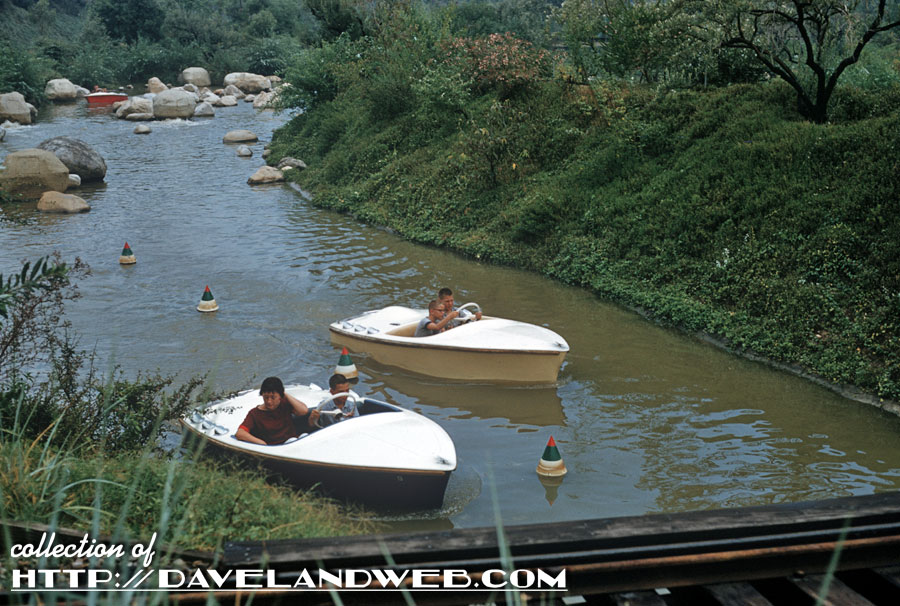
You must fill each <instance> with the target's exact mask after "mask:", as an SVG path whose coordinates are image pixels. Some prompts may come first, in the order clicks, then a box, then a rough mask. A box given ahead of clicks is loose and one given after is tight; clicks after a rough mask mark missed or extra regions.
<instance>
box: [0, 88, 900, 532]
mask: <svg viewBox="0 0 900 606" xmlns="http://www.w3.org/2000/svg"><path fill="white" fill-rule="evenodd" d="M218 113H219V116H218V117H216V118H214V119H211V120H203V121H201V120H197V121H192V122H184V121H174V122H165V123H153V124H152V125H151V126H152V128H153V132H152V133H151V134H150V135H147V136H139V135H134V134H132V132H131V131H132V129H133V127H134V124H133V123H127V122H124V121H118V120H115V119H114V118H112V117H111V116H110V115H109V114H107V113H105V112H97V113H94V112H89V111H88V110H87V109H86V108H85V107H84V106H83V105H70V106H61V107H58V108H51V109H50V110H47V111H45V113H44V115H42V116H41V119H40V121H39V122H38V123H37V125H35V126H31V127H19V128H11V129H9V132H8V134H7V137H6V140H5V141H4V142H2V143H0V151H2V154H4V155H5V154H6V153H8V152H10V151H14V150H19V149H24V148H27V147H33V146H34V145H36V144H37V143H39V142H40V141H43V140H45V139H48V138H50V137H54V136H60V135H66V136H72V137H76V138H79V139H82V140H84V141H86V142H88V143H89V144H91V145H92V146H94V147H95V149H97V150H98V151H99V152H100V153H101V154H102V155H103V156H104V158H105V159H106V161H107V164H108V165H109V173H108V175H107V179H106V183H105V185H103V186H101V187H96V188H82V189H81V190H79V191H77V192H75V193H77V194H78V195H80V196H82V197H83V198H85V199H86V200H88V202H89V203H90V204H91V205H92V207H93V210H92V211H91V212H90V213H87V214H83V215H76V216H52V215H40V214H37V213H35V212H34V211H33V209H29V208H26V209H23V210H22V211H21V212H22V214H24V215H26V216H29V217H33V221H31V222H30V224H27V225H24V226H20V225H12V224H9V223H4V224H2V225H0V271H2V272H3V273H6V272H9V271H11V270H15V269H16V268H17V267H18V262H19V261H21V260H22V259H26V258H27V259H36V258H37V257H39V256H41V255H45V254H48V253H49V252H51V251H53V250H59V251H61V252H62V254H63V256H64V258H67V259H71V258H73V257H74V256H76V255H77V256H80V257H81V258H83V259H84V260H86V261H87V262H88V263H89V264H90V266H91V267H92V269H93V275H92V276H91V277H90V278H88V279H86V280H85V281H83V282H82V283H81V285H80V286H81V292H82V293H83V298H82V299H81V300H80V301H78V302H77V303H75V304H73V305H72V306H70V308H69V318H70V319H71V321H72V322H73V324H74V325H75V328H76V330H77V332H78V334H79V335H80V336H81V343H82V345H83V346H84V347H86V348H94V347H96V349H97V352H98V353H99V354H100V356H101V358H102V359H103V360H105V361H106V363H115V364H119V365H121V366H122V367H123V368H125V369H126V370H127V371H128V373H130V374H133V373H136V372H137V371H138V370H140V369H149V370H154V369H156V368H159V369H161V370H162V371H164V372H177V373H179V374H180V375H182V376H189V375H192V374H195V373H202V372H207V371H211V372H212V374H213V377H214V383H215V385H216V387H219V388H222V389H244V388H248V387H253V386H255V385H257V384H258V382H259V381H260V379H261V378H263V377H265V376H268V375H279V376H281V377H282V378H283V379H284V380H285V382H287V383H298V382H310V381H313V382H317V383H319V384H320V385H321V384H324V383H325V382H326V381H327V378H328V376H329V374H330V373H331V371H332V369H333V368H334V365H335V364H336V362H337V359H338V351H337V350H336V349H335V348H334V347H333V346H332V345H331V343H330V340H329V334H328V329H327V326H328V324H329V323H330V322H332V321H334V320H336V319H339V318H343V317H347V316H350V315H353V314H356V313H358V312H360V311H364V310H368V309H375V308H380V307H383V306H386V305H389V304H400V305H409V306H417V307H421V306H424V304H425V303H426V302H427V301H428V300H429V299H431V298H433V297H434V295H435V293H436V291H437V289H438V288H440V287H441V286H450V287H451V288H453V289H454V290H455V291H456V293H457V296H456V300H457V302H460V303H462V302H465V301H477V302H478V303H480V304H481V306H482V307H483V308H484V309H485V311H486V312H487V313H493V314H496V315H502V316H506V317H512V318H515V319H519V320H524V321H527V322H533V323H536V324H543V325H546V326H548V327H550V328H552V329H553V330H555V331H556V332H558V333H560V334H561V335H563V336H564V337H565V338H566V339H567V340H568V342H569V344H570V346H571V353H570V355H569V357H568V358H567V361H566V363H565V365H564V366H563V369H562V372H561V374H560V379H559V382H558V384H556V385H554V386H550V387H531V388H529V387H524V388H523V387H505V386H494V385H461V384H458V383H445V382H441V381H439V380H435V379H428V378H423V377H419V376H414V375H411V374H407V373H404V372H401V371H398V370H395V369H391V368H387V367H384V366H380V365H378V364H376V363H374V362H371V361H368V360H366V359H365V358H364V357H362V356H356V357H355V358H354V361H355V362H356V364H357V366H358V367H359V369H360V376H361V382H360V386H359V387H358V388H357V391H359V392H360V393H362V394H364V395H370V396H374V397H378V398H382V399H386V400H388V401H391V402H394V403H397V404H399V405H401V406H407V407H411V408H413V409H415V410H417V411H419V412H421V413H423V414H426V415H428V416H430V417H431V418H433V419H435V420H436V421H437V422H439V423H440V424H441V425H443V427H444V428H445V429H446V430H447V431H448V432H449V433H450V435H451V436H452V437H453V440H454V441H455V443H456V447H457V451H458V454H459V458H460V467H459V470H458V471H457V472H456V473H455V474H454V476H453V478H452V479H451V483H450V487H449V489H448V493H447V498H446V499H445V507H444V510H443V511H441V512H431V513H429V514H424V515H422V516H416V517H414V518H413V519H409V520H397V521H395V522H394V524H395V526H396V528H398V529H401V528H412V527H430V528H443V527H450V526H457V527H460V526H482V525H491V524H493V523H494V513H493V507H492V495H496V498H497V500H498V502H499V509H500V512H501V515H502V518H503V520H504V522H506V523H510V524H511V523H530V522H539V521H555V520H573V519H581V518H590V517H602V516H618V515H633V514H640V513H644V512H672V511H682V510H690V509H705V508H715V507H739V506H742V505H754V504H764V503H777V502H785V501H799V500H806V499H817V498H826V497H836V496H844V495H852V494H867V493H872V492H878V491H886V490H896V489H897V488H898V487H900V419H898V418H895V417H893V416H890V415H888V414H885V413H882V412H880V411H878V410H876V409H874V408H871V407H868V406H866V405H863V404H858V403H856V402H852V401H847V400H844V399H842V398H840V397H838V396H836V395H834V394H832V393H831V392H829V391H826V390H824V389H822V388H820V387H817V386H815V385H812V384H810V383H808V382H806V381H803V380H801V379H799V378H796V377H793V376H790V375H787V374H783V373H781V372H777V371H774V370H771V369H768V368H766V367H764V366H762V365H760V364H757V363H754V362H749V361H746V360H742V359H739V358H736V357H734V356H731V355H728V354H726V353H723V352H721V351H719V350H717V349H715V348H713V347H711V346H709V345H706V344H703V343H700V342H696V341H694V340H692V339H689V338H685V337H683V336H681V335H678V334H675V333H673V332H671V331H667V330H663V329H660V328H658V327H656V326H654V325H653V324H650V323H648V322H646V321H644V320H643V319H641V318H639V317H638V316H636V315H635V314H632V313H630V312H627V311H623V310H621V309H619V308H617V307H615V306H612V305H608V304H606V303H604V302H602V301H599V300H598V299H596V298H595V297H593V296H592V295H590V294H588V293H585V292H582V291H579V290H575V289H571V288H566V287H563V286H560V285H558V284H555V283H553V282H550V281H547V280H545V279H542V278H540V277H538V276H534V275H529V274H527V273H523V272H519V271H514V270H509V269H503V268H497V267H491V266H488V265H485V264H482V263H479V262H477V261H474V260H471V259H464V258H461V257H459V256H456V255H453V254H451V253H447V252H444V251H441V250H435V249H431V248H426V247H422V246H417V245H413V244H410V243H407V242H404V241H403V240H401V239H399V238H397V237H395V236H393V235H392V234H390V233H388V232H386V231H384V230H380V229H376V228H372V227H367V226H363V225H359V224H357V223H355V222H354V221H352V220H350V219H348V218H346V217H344V216H341V215H336V214H333V213H330V212H326V211H322V210H317V209H315V208H312V207H311V206H310V205H309V204H308V203H307V202H306V201H305V200H304V199H303V198H302V197H301V196H300V195H299V194H298V193H297V192H296V191H294V190H293V189H291V188H289V187H284V186H279V185H276V186H265V187H256V188H251V187H249V186H248V185H246V180H247V178H248V177H249V176H250V175H251V174H252V173H253V172H254V170H255V169H256V168H257V167H258V166H260V165H261V164H262V161H261V160H260V154H261V152H262V144H263V142H265V141H268V140H269V139H270V137H271V132H272V130H273V129H274V128H276V127H277V126H278V125H279V124H281V123H282V121H283V119H284V118H283V117H281V116H277V115H273V114H272V113H271V112H263V113H255V112H254V110H252V109H251V108H250V107H249V105H247V104H241V105H240V106H239V107H237V108H224V109H220V110H218ZM234 128H249V129H251V130H253V131H254V132H256V133H257V134H258V135H260V137H261V139H262V141H261V142H260V143H259V144H257V145H254V146H252V148H253V150H254V154H255V155H254V157H253V158H251V159H243V158H238V157H237V156H236V154H235V148H234V147H232V146H227V145H223V144H222V142H221V141H222V136H223V135H224V134H225V133H226V132H227V131H229V130H232V129H234ZM126 240H127V241H128V242H129V244H130V245H131V247H132V249H133V250H134V252H135V255H136V256H137V259H138V263H137V265H134V266H130V267H123V266H120V265H119V263H118V256H119V253H120V251H121V250H122V245H123V244H124V242H125V241H126ZM207 284H208V285H209V286H210V288H211V290H212V292H213V294H214V296H215V298H216V300H217V301H218V302H219V305H220V306H221V309H220V311H218V312H217V313H215V314H200V313H197V311H196V310H195V307H196V305H197V303H198V302H199V300H200V297H201V294H202V293H203V288H204V286H205V285H207ZM550 435H553V436H554V438H555V439H556V441H557V442H558V444H559V447H560V451H561V454H562V456H563V458H564V460H565V462H566V465H567V466H568V468H569V474H568V476H567V477H566V478H565V480H564V481H563V483H562V484H561V485H560V486H558V487H549V488H548V487H545V486H544V485H542V484H541V482H540V481H539V480H538V477H537V475H536V474H535V472H534V468H535V466H536V464H537V461H538V459H539V458H540V455H541V453H542V452H543V448H544V445H545V444H546V442H547V439H548V438H549V437H550ZM551 500H552V501H553V502H552V505H551V503H550V501H551Z"/></svg>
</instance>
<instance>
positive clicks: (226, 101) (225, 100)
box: [215, 95, 237, 107]
mask: <svg viewBox="0 0 900 606" xmlns="http://www.w3.org/2000/svg"><path fill="white" fill-rule="evenodd" d="M235 105H237V99H235V98H234V97H232V96H231V95H225V96H224V97H219V102H218V103H215V106H216V107H234V106H235Z"/></svg>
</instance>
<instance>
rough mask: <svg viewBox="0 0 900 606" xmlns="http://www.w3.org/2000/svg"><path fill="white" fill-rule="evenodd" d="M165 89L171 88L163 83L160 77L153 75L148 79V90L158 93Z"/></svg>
mask: <svg viewBox="0 0 900 606" xmlns="http://www.w3.org/2000/svg"><path fill="white" fill-rule="evenodd" d="M164 90H169V87H168V86H166V85H165V84H163V82H162V80H160V79H159V78H156V77H153V78H150V79H149V80H147V92H148V93H153V94H154V95H158V94H159V93H161V92H163V91H164Z"/></svg>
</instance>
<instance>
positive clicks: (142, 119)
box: [125, 114, 156, 122]
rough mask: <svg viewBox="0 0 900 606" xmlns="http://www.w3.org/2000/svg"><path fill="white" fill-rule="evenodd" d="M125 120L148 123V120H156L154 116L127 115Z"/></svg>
mask: <svg viewBox="0 0 900 606" xmlns="http://www.w3.org/2000/svg"><path fill="white" fill-rule="evenodd" d="M125 119H126V120H128V121H129V122H149V121H150V120H156V116H154V115H153V114H128V115H127V116H125Z"/></svg>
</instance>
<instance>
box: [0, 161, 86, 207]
mask: <svg viewBox="0 0 900 606" xmlns="http://www.w3.org/2000/svg"><path fill="white" fill-rule="evenodd" d="M5 163H6V170H5V171H3V172H0V187H2V188H3V189H5V190H7V191H8V192H10V193H17V194H22V196H23V197H24V198H39V197H40V196H41V194H43V193H44V192H45V191H48V190H54V191H59V192H64V191H66V188H67V187H68V186H69V169H68V168H66V165H65V164H63V163H62V162H60V160H59V158H57V157H56V156H55V155H54V154H53V152H49V151H47V150H45V149H23V150H22V151H17V152H13V153H11V154H9V155H8V156H6V160H5Z"/></svg>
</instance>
